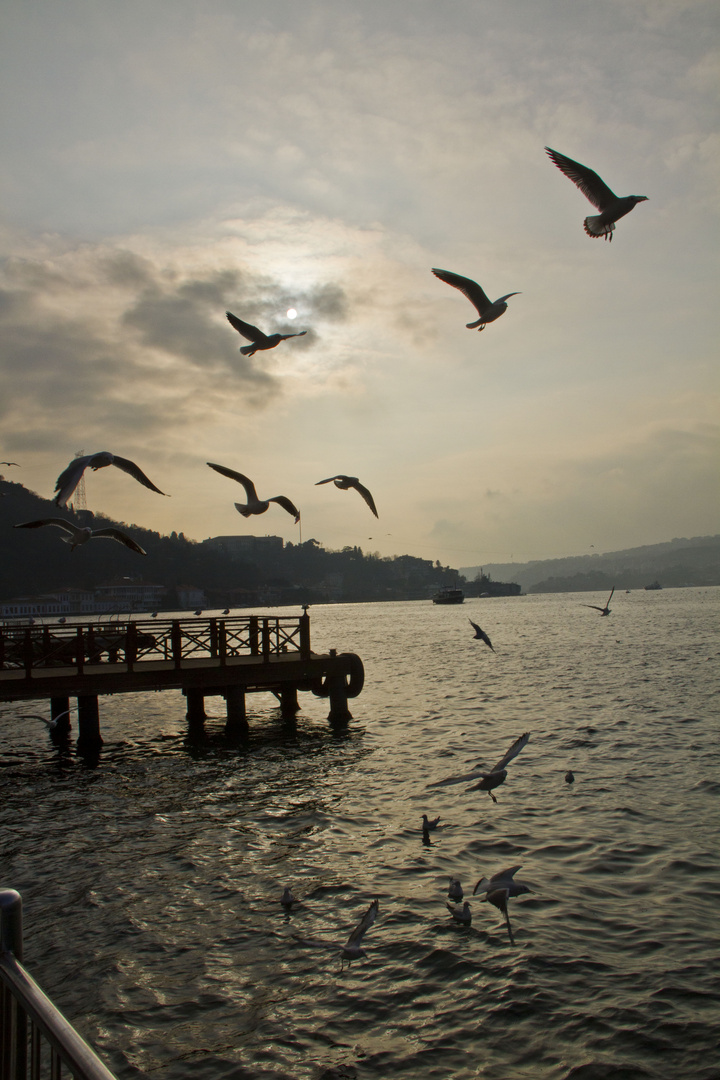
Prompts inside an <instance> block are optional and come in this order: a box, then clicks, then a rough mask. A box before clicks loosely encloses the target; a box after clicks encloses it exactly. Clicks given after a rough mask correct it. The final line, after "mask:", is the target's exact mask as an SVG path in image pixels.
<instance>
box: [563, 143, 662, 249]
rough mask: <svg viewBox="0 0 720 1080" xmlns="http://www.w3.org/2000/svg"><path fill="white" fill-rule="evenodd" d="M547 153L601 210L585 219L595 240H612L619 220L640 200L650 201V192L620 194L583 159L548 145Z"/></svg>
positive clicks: (586, 226)
mask: <svg viewBox="0 0 720 1080" xmlns="http://www.w3.org/2000/svg"><path fill="white" fill-rule="evenodd" d="M545 152H546V154H547V155H548V157H549V158H550V160H551V161H552V162H553V164H554V165H557V167H558V169H559V170H560V172H562V173H564V174H565V176H567V177H568V179H570V180H572V182H573V184H575V185H576V187H578V188H579V189H580V191H582V193H583V195H584V196H585V198H586V199H589V200H590V202H591V203H592V204H593V206H596V207H597V209H598V210H599V211H600V213H599V214H596V215H595V216H593V217H586V218H585V221H584V222H583V224H584V226H585V232H586V233H587V234H588V236H592V237H593V238H595V239H597V237H599V236H604V237H605V239H606V240H612V234H613V232H614V231H615V222H616V221H619V220H620V218H621V217H625V215H626V214H629V213H630V211H631V210H632V209H633V208H634V207H635V206H637V204H638V203H639V202H647V198H648V197H647V195H625V196H622V197H618V196H617V195H616V194H615V192H614V191H611V190H610V188H609V187H608V186H607V184H606V183H605V182H604V181H603V180H601V179H600V177H599V176H598V174H597V173H596V172H593V170H592V169H588V167H587V165H581V164H580V162H579V161H573V159H572V158H569V157H565V155H564V154H559V153H558V152H557V150H551V149H550V147H549V146H546V147H545Z"/></svg>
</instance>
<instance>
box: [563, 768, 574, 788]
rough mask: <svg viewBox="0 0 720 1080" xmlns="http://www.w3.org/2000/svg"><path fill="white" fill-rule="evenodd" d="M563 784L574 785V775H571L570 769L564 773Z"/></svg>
mask: <svg viewBox="0 0 720 1080" xmlns="http://www.w3.org/2000/svg"><path fill="white" fill-rule="evenodd" d="M565 783H566V784H574V783H575V774H574V773H573V771H572V769H568V771H567V772H566V773H565Z"/></svg>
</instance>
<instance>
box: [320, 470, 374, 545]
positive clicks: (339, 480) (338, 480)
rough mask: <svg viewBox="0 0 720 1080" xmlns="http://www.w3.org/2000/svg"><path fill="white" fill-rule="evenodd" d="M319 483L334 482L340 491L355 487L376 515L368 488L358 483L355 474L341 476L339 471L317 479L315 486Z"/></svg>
mask: <svg viewBox="0 0 720 1080" xmlns="http://www.w3.org/2000/svg"><path fill="white" fill-rule="evenodd" d="M320 484H334V485H335V487H336V488H340V489H341V490H342V491H347V490H348V489H349V488H355V490H356V491H357V492H358V493H359V494H360V495H362V497H363V499H364V500H365V502H366V503H367V504H368V506H369V507H370V509H371V510H372V512H373V514H374V515H375V517H377V516H378V512H377V510H376V509H375V500H374V499H373V497H372V495H371V494H370V492H369V491H368V489H367V488H366V487H364V486H363V485H362V484H361V483H360V481H359V480H358V478H357V476H343V475H342V473H341V474H340V475H339V476H328V478H327V480H318V482H317V484H316V485H315V487H319V486H320ZM371 539H372V537H371Z"/></svg>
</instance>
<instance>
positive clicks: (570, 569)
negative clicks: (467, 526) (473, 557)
mask: <svg viewBox="0 0 720 1080" xmlns="http://www.w3.org/2000/svg"><path fill="white" fill-rule="evenodd" d="M481 571H484V572H485V573H486V574H489V575H490V576H491V577H493V578H500V579H502V580H504V581H517V582H518V583H519V584H520V585H521V586H522V588H523V590H524V591H525V592H587V591H590V590H595V589H599V590H603V589H608V590H609V589H611V588H612V587H613V585H614V586H616V588H618V589H642V588H644V587H645V585H649V584H650V583H651V582H652V581H656V580H657V581H659V582H660V584H661V585H662V586H663V587H665V588H682V587H683V586H691V585H720V536H693V537H691V538H690V539H687V538H685V537H682V538H678V539H675V540H669V541H668V542H667V543H664V544H649V545H646V546H644V547H636V548H628V549H626V550H623V551H609V552H606V553H605V554H603V555H573V556H570V557H568V558H565V559H538V560H534V561H533V562H527V563H485V564H484V565H483V566H482V567H480V566H466V567H462V569H461V570H460V573H461V574H463V575H464V576H465V577H466V578H467V579H468V580H469V581H472V580H473V579H474V578H475V577H476V575H477V574H479V573H480V572H481Z"/></svg>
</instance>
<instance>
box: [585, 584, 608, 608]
mask: <svg viewBox="0 0 720 1080" xmlns="http://www.w3.org/2000/svg"><path fill="white" fill-rule="evenodd" d="M614 592H615V586H614V585H613V587H612V592H611V593H610V595H609V596H608V598H607V603H606V604H605V607H598V605H597V604H583V607H591V608H593V609H594V610H595V611H599V612H600V614H601V615H609V614H610V610H611V609H610V601H611V600H612V598H613V593H614Z"/></svg>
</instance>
